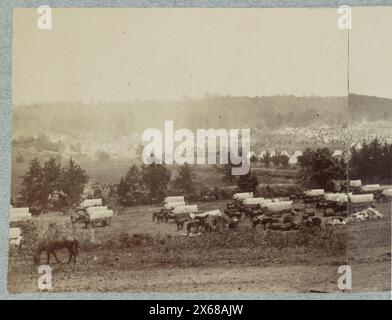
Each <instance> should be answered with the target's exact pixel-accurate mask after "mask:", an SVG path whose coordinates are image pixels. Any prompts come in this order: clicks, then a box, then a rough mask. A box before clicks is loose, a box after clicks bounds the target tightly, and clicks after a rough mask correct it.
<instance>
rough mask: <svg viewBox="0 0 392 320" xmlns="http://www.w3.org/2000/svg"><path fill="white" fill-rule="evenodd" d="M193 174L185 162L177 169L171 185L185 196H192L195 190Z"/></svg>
mask: <svg viewBox="0 0 392 320" xmlns="http://www.w3.org/2000/svg"><path fill="white" fill-rule="evenodd" d="M194 180H195V174H194V172H193V171H192V168H191V167H190V166H189V165H188V164H187V163H185V164H184V165H182V166H181V167H180V168H179V170H178V177H177V178H176V179H174V181H173V185H174V187H175V188H176V189H178V190H179V191H181V192H183V193H185V194H186V195H187V196H192V195H193V194H194V192H195V182H194Z"/></svg>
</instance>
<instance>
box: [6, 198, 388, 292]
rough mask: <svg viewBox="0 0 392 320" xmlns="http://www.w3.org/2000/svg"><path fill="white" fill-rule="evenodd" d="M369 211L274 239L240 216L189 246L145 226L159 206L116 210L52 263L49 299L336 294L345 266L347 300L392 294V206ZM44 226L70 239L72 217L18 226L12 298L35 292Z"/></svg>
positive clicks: (163, 228)
mask: <svg viewBox="0 0 392 320" xmlns="http://www.w3.org/2000/svg"><path fill="white" fill-rule="evenodd" d="M198 205H199V208H200V211H206V210H212V209H221V210H223V209H224V208H225V206H226V201H215V202H206V203H198ZM376 209H377V210H379V211H380V212H381V213H382V214H384V215H385V217H384V219H380V220H372V221H364V222H354V223H352V224H349V225H337V226H327V225H326V224H325V222H326V220H327V218H324V217H322V220H323V223H322V226H321V228H320V229H318V228H317V229H302V228H300V229H298V230H294V231H272V230H263V228H262V227H261V226H258V227H257V228H255V229H254V228H252V226H251V224H250V221H249V219H248V218H245V217H243V218H242V219H241V220H240V223H239V226H238V228H237V229H235V230H227V229H223V230H220V231H215V232H211V233H204V234H202V235H199V236H193V237H190V236H185V235H184V234H185V232H184V231H177V228H176V224H175V223H173V222H160V223H156V222H152V219H151V216H152V212H154V211H157V210H159V207H158V206H156V207H152V206H139V207H132V208H114V212H115V215H114V216H113V218H112V221H111V223H110V224H109V225H108V226H106V227H96V228H94V229H84V228H83V225H82V224H80V225H78V227H77V230H76V235H77V237H78V239H80V249H79V251H80V252H79V255H78V257H77V262H76V264H73V263H71V264H65V262H66V260H67V258H68V254H67V251H66V250H65V249H64V251H61V253H60V252H59V255H58V256H59V259H60V260H61V261H62V262H63V264H56V263H54V261H51V267H52V269H53V291H56V292H64V291H75V292H76V291H79V292H82V291H83V292H85V291H91V292H97V291H100V292H125V291H128V292H129V291H132V292H310V291H314V292H335V291H339V289H338V287H337V279H338V277H339V274H338V273H337V269H338V267H339V266H340V265H344V264H347V263H348V264H349V265H350V266H352V270H353V291H362V292H363V291H380V290H382V291H384V290H390V278H391V277H390V275H391V274H390V272H391V260H390V259H391V234H390V225H391V205H390V203H377V204H376ZM317 215H318V216H320V217H321V216H322V215H321V212H318V213H317ZM51 223H56V225H57V226H59V230H60V231H59V232H61V233H64V234H67V233H68V234H69V233H72V231H71V230H72V228H71V227H70V222H69V217H68V216H65V215H63V214H61V213H58V212H51V213H48V214H45V215H40V216H38V217H33V219H32V221H31V222H30V223H29V225H26V226H23V234H24V236H25V242H24V243H23V244H22V246H21V247H20V248H19V249H18V250H17V251H15V250H11V251H10V258H9V273H8V275H9V276H8V277H9V278H8V289H9V291H11V292H14V293H18V292H36V291H37V290H38V289H37V278H38V276H39V275H38V273H37V267H36V266H35V265H34V264H33V260H32V254H33V249H34V245H35V244H36V242H37V240H38V238H39V237H40V236H42V235H43V234H44V233H45V232H46V231H47V228H48V226H49V225H50V224H51ZM92 230H95V231H92ZM92 232H94V235H92ZM92 240H94V241H92ZM45 259H46V258H45V257H44V256H42V258H41V260H42V262H44V260H45Z"/></svg>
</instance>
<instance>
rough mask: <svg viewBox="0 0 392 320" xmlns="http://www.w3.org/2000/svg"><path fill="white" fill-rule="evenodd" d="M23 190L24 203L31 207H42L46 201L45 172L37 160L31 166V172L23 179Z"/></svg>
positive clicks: (22, 198)
mask: <svg viewBox="0 0 392 320" xmlns="http://www.w3.org/2000/svg"><path fill="white" fill-rule="evenodd" d="M22 178H23V181H22V185H23V189H22V191H21V193H20V195H21V200H22V202H23V203H24V204H25V205H27V206H29V207H33V206H41V205H42V204H43V203H44V201H45V195H44V194H43V192H42V190H43V170H42V167H41V164H40V163H39V161H38V159H37V158H34V159H33V160H32V161H31V162H30V165H29V170H28V171H27V172H26V174H25V175H24V176H23V177H22Z"/></svg>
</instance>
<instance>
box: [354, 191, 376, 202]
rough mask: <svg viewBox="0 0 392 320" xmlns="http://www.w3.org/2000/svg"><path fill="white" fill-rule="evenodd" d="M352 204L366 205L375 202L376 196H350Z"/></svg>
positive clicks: (370, 194)
mask: <svg viewBox="0 0 392 320" xmlns="http://www.w3.org/2000/svg"><path fill="white" fill-rule="evenodd" d="M349 199H350V202H351V203H366V202H373V200H374V195H373V193H368V194H352V195H350V196H349Z"/></svg>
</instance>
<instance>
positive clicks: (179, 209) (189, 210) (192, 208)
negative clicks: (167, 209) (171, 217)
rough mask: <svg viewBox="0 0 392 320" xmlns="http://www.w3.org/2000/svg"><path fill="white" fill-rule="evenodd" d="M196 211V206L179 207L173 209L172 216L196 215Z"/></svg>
mask: <svg viewBox="0 0 392 320" xmlns="http://www.w3.org/2000/svg"><path fill="white" fill-rule="evenodd" d="M198 211H199V210H198V209H197V204H192V205H185V206H179V207H177V208H174V209H173V213H174V214H183V213H197V212H198Z"/></svg>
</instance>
